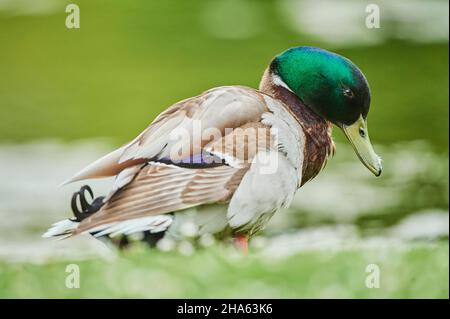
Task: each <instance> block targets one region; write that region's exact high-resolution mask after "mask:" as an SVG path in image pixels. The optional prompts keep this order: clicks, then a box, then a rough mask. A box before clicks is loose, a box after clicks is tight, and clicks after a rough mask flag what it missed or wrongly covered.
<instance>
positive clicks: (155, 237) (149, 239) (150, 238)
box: [142, 230, 165, 248]
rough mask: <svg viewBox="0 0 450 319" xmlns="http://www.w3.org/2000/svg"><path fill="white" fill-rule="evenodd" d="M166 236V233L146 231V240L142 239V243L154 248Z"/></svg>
mask: <svg viewBox="0 0 450 319" xmlns="http://www.w3.org/2000/svg"><path fill="white" fill-rule="evenodd" d="M164 234H165V231H162V232H159V233H151V232H150V231H148V230H146V231H144V238H143V239H142V241H143V242H146V243H147V245H148V246H149V247H150V248H154V247H156V244H157V243H158V241H159V240H160V239H161V238H163V237H164Z"/></svg>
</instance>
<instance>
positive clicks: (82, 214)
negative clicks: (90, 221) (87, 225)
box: [42, 185, 104, 239]
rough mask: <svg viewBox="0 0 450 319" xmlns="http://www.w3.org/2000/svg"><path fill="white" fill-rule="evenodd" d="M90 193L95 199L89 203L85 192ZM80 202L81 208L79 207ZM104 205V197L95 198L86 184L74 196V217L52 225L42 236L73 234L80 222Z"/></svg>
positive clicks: (72, 203) (67, 235) (60, 237)
mask: <svg viewBox="0 0 450 319" xmlns="http://www.w3.org/2000/svg"><path fill="white" fill-rule="evenodd" d="M86 193H88V194H89V195H90V196H91V197H92V199H93V201H92V203H90V204H89V203H88V202H87V200H86V197H85V194H86ZM78 204H79V206H80V207H81V208H79V207H78ZM103 205H104V197H103V196H101V197H97V198H95V199H94V193H93V192H92V189H91V188H90V187H89V186H88V185H84V186H83V187H81V189H80V190H79V191H78V192H75V193H74V194H73V196H72V201H71V207H72V212H73V215H74V218H69V219H64V220H61V221H59V222H57V223H55V224H53V225H52V227H50V228H49V229H48V230H47V232H45V233H44V234H43V235H42V237H59V239H64V238H67V237H70V236H72V234H73V232H74V231H75V230H76V229H77V228H78V225H79V224H80V222H81V221H82V220H83V219H85V218H87V217H89V216H91V215H92V214H94V213H96V212H98V211H99V210H100V208H102V206H103Z"/></svg>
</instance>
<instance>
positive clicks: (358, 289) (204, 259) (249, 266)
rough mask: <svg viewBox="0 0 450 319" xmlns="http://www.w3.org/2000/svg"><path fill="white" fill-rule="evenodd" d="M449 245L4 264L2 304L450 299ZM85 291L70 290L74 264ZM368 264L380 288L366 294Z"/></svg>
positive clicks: (140, 254)
mask: <svg viewBox="0 0 450 319" xmlns="http://www.w3.org/2000/svg"><path fill="white" fill-rule="evenodd" d="M448 249H449V246H448V242H446V241H443V242H438V243H432V244H413V245H411V246H410V247H409V248H405V247H403V248H394V247H392V248H389V249H386V248H383V249H380V250H378V249H376V248H372V249H370V250H365V251H363V250H349V251H340V252H330V251H323V252H322V251H316V252H303V253H298V254H297V255H295V256H292V257H289V258H287V259H282V260H277V259H272V258H266V257H262V256H258V255H250V256H248V257H243V256H240V255H236V254H235V253H233V252H231V251H229V250H224V248H221V247H213V248H211V249H205V250H200V251H197V252H196V253H194V255H192V256H181V255H178V254H176V253H163V252H157V251H148V250H146V249H143V248H140V247H137V248H135V249H133V250H131V251H128V252H126V253H123V254H121V255H120V256H118V257H117V258H115V259H113V260H111V261H106V260H87V261H65V262H62V261H55V262H50V263H48V264H44V265H34V264H20V263H0V297H2V298H5V297H6V298H10V297H13V296H14V297H19V298H25V297H36V298H102V297H111V298H141V297H144V298H176V297H178V298H215V297H217V298H234V297H247V298H264V297H272V298H283V297H285V298H327V297H329V298H350V297H351V298H448V288H449V273H448V260H449V258H448V257H449V250H448ZM72 262H73V263H76V264H77V265H79V267H80V278H81V280H80V288H79V289H68V288H66V287H65V278H66V276H67V275H68V274H67V273H66V272H65V268H66V266H67V265H68V264H70V263H72ZM368 264H377V265H378V266H379V267H380V288H378V289H376V288H374V289H368V288H367V287H366V286H365V280H366V276H367V275H368V274H367V273H366V272H365V269H366V267H367V265H368Z"/></svg>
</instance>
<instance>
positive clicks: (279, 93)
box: [259, 68, 335, 185]
mask: <svg viewBox="0 0 450 319" xmlns="http://www.w3.org/2000/svg"><path fill="white" fill-rule="evenodd" d="M259 90H260V91H262V92H264V93H266V94H269V95H270V96H272V97H274V98H276V99H278V100H281V101H282V102H283V103H284V104H285V105H286V106H287V107H288V108H289V111H290V113H291V114H292V115H293V116H294V117H295V119H296V120H297V121H298V123H300V125H301V126H302V128H303V133H304V134H305V138H306V141H305V149H304V163H303V176H302V185H303V184H304V183H305V182H307V181H308V180H310V179H312V178H313V177H315V176H316V175H317V174H318V173H319V172H320V170H321V169H322V168H323V166H324V165H325V163H326V160H327V158H328V157H329V156H331V155H332V154H333V153H334V149H335V147H334V143H333V140H332V138H331V128H332V124H331V123H330V122H329V121H327V120H325V119H324V118H322V117H321V116H319V115H317V114H316V113H315V112H314V111H313V110H311V109H310V108H309V107H308V106H306V105H305V104H304V103H303V102H302V101H301V100H300V99H299V98H298V97H297V95H295V94H294V93H293V92H292V91H291V90H290V89H289V87H288V86H287V85H286V84H285V83H284V82H283V81H282V80H281V79H280V78H279V77H278V76H277V75H275V74H273V73H272V72H271V71H270V68H267V70H266V71H265V72H264V75H263V78H262V80H261V83H260V85H259Z"/></svg>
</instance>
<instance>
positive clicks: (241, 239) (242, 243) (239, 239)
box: [233, 234, 248, 255]
mask: <svg viewBox="0 0 450 319" xmlns="http://www.w3.org/2000/svg"><path fill="white" fill-rule="evenodd" d="M233 240H234V244H235V245H236V247H237V248H238V249H239V250H240V251H241V252H242V253H243V254H244V255H247V254H248V235H247V234H235V235H234V236H233Z"/></svg>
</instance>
